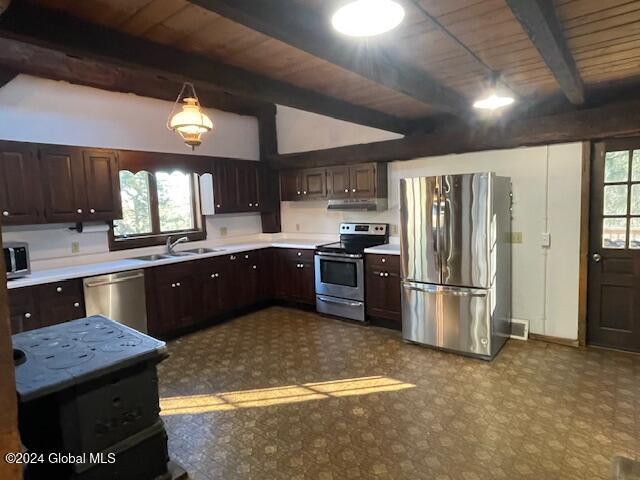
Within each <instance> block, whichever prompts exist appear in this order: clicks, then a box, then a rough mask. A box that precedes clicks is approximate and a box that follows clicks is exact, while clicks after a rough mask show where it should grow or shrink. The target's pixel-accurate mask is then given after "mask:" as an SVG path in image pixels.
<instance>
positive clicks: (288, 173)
mask: <svg viewBox="0 0 640 480" xmlns="http://www.w3.org/2000/svg"><path fill="white" fill-rule="evenodd" d="M300 177H301V175H300V172H299V171H298V170H284V171H282V172H280V200H282V201H283V202H294V201H296V200H302V181H301V178H300Z"/></svg>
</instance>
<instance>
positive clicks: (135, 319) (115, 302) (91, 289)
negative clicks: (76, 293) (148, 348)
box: [84, 270, 147, 333]
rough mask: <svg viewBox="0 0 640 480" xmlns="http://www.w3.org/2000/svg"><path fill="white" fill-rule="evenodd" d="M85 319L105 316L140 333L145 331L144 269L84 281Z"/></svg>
mask: <svg viewBox="0 0 640 480" xmlns="http://www.w3.org/2000/svg"><path fill="white" fill-rule="evenodd" d="M84 301H85V306H86V311H87V316H90V315H104V316H105V317H107V318H110V319H111V320H114V321H116V322H118V323H122V324H124V325H127V326H129V327H131V328H135V329H136V330H138V331H139V332H144V333H146V332H147V305H146V297H145V290H144V270H132V271H128V272H120V273H112V274H110V275H101V276H99V277H89V278H85V279H84Z"/></svg>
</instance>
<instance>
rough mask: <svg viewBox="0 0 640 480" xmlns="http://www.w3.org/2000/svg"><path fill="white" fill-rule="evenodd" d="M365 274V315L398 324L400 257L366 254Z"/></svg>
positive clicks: (400, 320) (399, 319) (400, 315)
mask: <svg viewBox="0 0 640 480" xmlns="http://www.w3.org/2000/svg"><path fill="white" fill-rule="evenodd" d="M365 272H366V275H365V295H366V309H367V312H366V313H367V315H368V316H370V317H373V318H380V319H383V320H390V321H392V322H396V323H398V324H400V323H401V322H402V311H401V284H400V257H398V256H394V255H373V254H367V255H366V257H365Z"/></svg>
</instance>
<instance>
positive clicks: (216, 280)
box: [198, 257, 225, 318]
mask: <svg viewBox="0 0 640 480" xmlns="http://www.w3.org/2000/svg"><path fill="white" fill-rule="evenodd" d="M199 263H200V265H199V268H198V270H199V272H200V294H201V296H202V316H203V317H204V318H213V317H216V316H218V315H220V314H222V313H224V312H225V308H224V304H223V300H224V297H223V293H224V291H223V290H224V289H223V287H222V282H223V281H224V280H223V277H221V273H223V269H224V267H223V263H224V258H222V257H214V258H207V259H205V260H201V261H200V262H199Z"/></svg>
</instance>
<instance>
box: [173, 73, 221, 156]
mask: <svg viewBox="0 0 640 480" xmlns="http://www.w3.org/2000/svg"><path fill="white" fill-rule="evenodd" d="M188 89H190V90H191V92H190V95H188V96H184V94H185V91H186V90H188ZM181 99H182V110H181V111H179V112H177V113H175V112H176V110H177V108H178V104H179V103H180V102H181ZM167 128H168V129H169V130H173V131H174V132H176V133H177V134H178V135H180V136H181V137H182V139H183V140H184V143H185V144H187V145H188V146H190V147H191V149H192V150H195V148H196V147H197V146H199V145H200V144H201V143H202V138H201V137H202V134H203V133H207V132H209V131H211V130H213V122H212V121H211V119H210V118H209V117H208V116H207V115H206V114H204V113H203V112H202V108H201V107H200V102H199V101H198V96H197V95H196V90H195V88H194V86H193V85H192V84H190V83H185V84H184V85H183V86H182V90H181V91H180V94H179V95H178V98H177V99H176V101H175V103H174V105H173V108H172V109H171V113H170V114H169V119H168V121H167Z"/></svg>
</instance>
